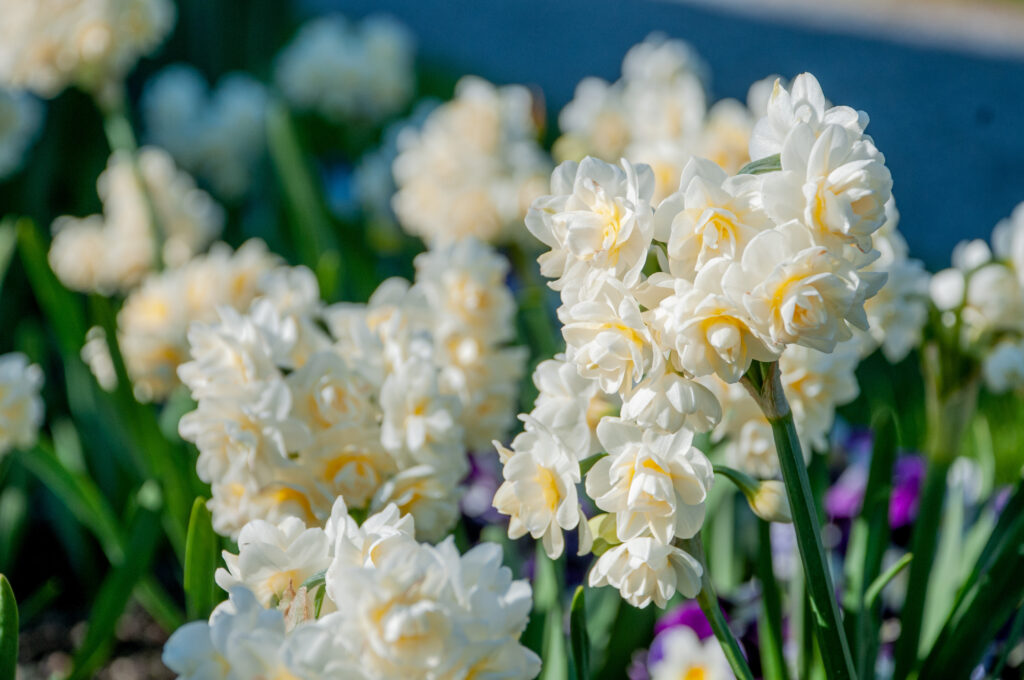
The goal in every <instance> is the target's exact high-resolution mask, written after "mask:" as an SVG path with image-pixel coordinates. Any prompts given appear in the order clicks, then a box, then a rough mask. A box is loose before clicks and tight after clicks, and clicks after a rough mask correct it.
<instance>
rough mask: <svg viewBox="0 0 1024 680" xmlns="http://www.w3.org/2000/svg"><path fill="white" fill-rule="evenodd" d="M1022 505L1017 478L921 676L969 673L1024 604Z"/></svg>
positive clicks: (1023, 485)
mask: <svg viewBox="0 0 1024 680" xmlns="http://www.w3.org/2000/svg"><path fill="white" fill-rule="evenodd" d="M1022 505H1024V483H1021V482H1018V483H1017V487H1016V489H1015V490H1014V493H1013V496H1012V497H1011V498H1010V501H1009V502H1008V503H1007V505H1006V507H1005V508H1004V509H1003V513H1002V515H1001V516H1000V518H999V522H998V523H997V525H996V529H995V530H994V531H993V532H992V537H991V538H990V539H989V543H988V544H987V545H986V546H985V549H984V550H983V551H982V555H981V557H980V558H979V559H978V561H977V563H976V564H975V568H974V570H973V571H972V577H971V578H970V579H969V580H968V582H967V583H966V584H965V585H964V588H963V589H962V590H961V592H960V595H959V597H958V599H957V601H956V604H955V605H954V607H953V611H952V612H951V613H950V615H949V617H948V618H947V619H946V622H945V624H944V625H943V627H942V630H940V631H939V634H938V637H937V638H936V640H935V643H934V644H933V645H932V646H931V650H930V651H929V653H928V655H927V656H926V657H925V660H924V662H923V664H922V666H921V669H920V673H919V674H918V677H920V678H932V677H950V678H952V677H968V676H969V675H970V673H971V671H972V670H973V668H974V667H975V666H976V665H977V664H978V662H979V660H980V659H981V658H982V655H983V654H984V653H985V650H986V649H987V648H988V646H989V644H990V643H991V641H992V639H993V638H994V637H995V635H996V633H997V632H998V631H999V629H1000V628H1002V626H1003V625H1005V623H1006V622H1007V621H1008V620H1009V618H1010V616H1012V615H1013V613H1014V612H1015V611H1016V610H1017V609H1018V608H1020V607H1022V606H1024V580H1022V579H1021V578H1020V574H1021V573H1022V572H1024V513H1022V512H1021V507H1022ZM915 561H916V560H915ZM911 573H913V569H911Z"/></svg>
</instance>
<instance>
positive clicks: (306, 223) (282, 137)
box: [267, 102, 337, 293]
mask: <svg viewBox="0 0 1024 680" xmlns="http://www.w3.org/2000/svg"><path fill="white" fill-rule="evenodd" d="M267 143H268V145H269V149H270V158H271V160H272V161H273V163H274V168H275V169H276V170H277V177H278V179H279V180H280V182H281V188H282V189H283V190H284V195H285V203H286V205H287V207H288V214H289V221H290V222H291V227H292V228H291V230H290V233H291V234H292V235H293V236H294V238H295V241H296V243H295V248H296V251H297V252H298V255H299V258H300V259H301V261H302V264H304V265H306V266H307V267H309V268H310V269H312V270H313V271H314V272H316V273H317V274H318V275H324V274H325V273H326V271H318V269H319V267H318V265H319V263H320V258H321V253H323V252H325V251H327V250H336V249H337V243H336V239H335V237H334V230H333V227H332V225H331V220H330V218H329V216H328V215H327V211H326V208H325V205H324V201H323V198H322V197H321V195H320V193H319V191H318V188H319V187H320V180H319V178H317V177H315V176H314V174H313V171H312V169H311V168H310V167H309V163H307V161H306V158H305V155H304V153H303V150H302V145H301V144H300V142H299V134H298V131H297V130H296V128H295V123H294V121H293V120H292V118H291V115H290V114H289V113H288V109H287V108H286V107H285V106H284V104H282V103H281V102H272V103H271V105H270V108H269V110H268V112H267ZM330 275H331V276H336V274H335V273H333V272H332V273H330ZM319 283H320V287H321V290H322V291H323V292H324V293H328V292H329V291H328V290H327V289H326V288H327V286H326V285H325V284H329V283H330V281H328V280H323V281H319Z"/></svg>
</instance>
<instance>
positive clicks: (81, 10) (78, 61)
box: [0, 0, 175, 97]
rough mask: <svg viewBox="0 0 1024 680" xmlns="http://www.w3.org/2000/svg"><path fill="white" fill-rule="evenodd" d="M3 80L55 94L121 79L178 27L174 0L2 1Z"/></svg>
mask: <svg viewBox="0 0 1024 680" xmlns="http://www.w3.org/2000/svg"><path fill="white" fill-rule="evenodd" d="M0 16H2V17H3V21H0V83H2V84H4V85H6V86H10V87H16V88H23V89H27V90H31V91H33V92H35V93H36V94H38V95H40V96H43V97H53V96H55V95H57V94H59V93H60V91H61V90H63V89H64V88H65V87H67V86H68V85H77V86H79V87H82V88H84V89H86V90H89V91H91V92H99V91H101V90H102V89H104V88H105V87H107V86H109V85H112V84H116V83H118V82H120V81H121V80H122V79H123V78H124V76H125V75H126V74H127V73H128V72H129V71H130V70H131V69H132V67H133V66H134V65H135V62H136V61H137V60H138V59H139V57H141V56H143V55H145V54H148V53H149V52H150V51H152V50H153V49H154V48H155V47H156V46H157V45H159V44H160V42H161V41H162V40H163V39H164V36H166V35H167V34H168V33H169V32H170V30H171V27H172V26H173V25H174V16H175V10H174V3H173V2H172V1H171V0H32V2H25V1H24V0H0Z"/></svg>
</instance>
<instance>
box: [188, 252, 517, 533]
mask: <svg viewBox="0 0 1024 680" xmlns="http://www.w3.org/2000/svg"><path fill="white" fill-rule="evenodd" d="M415 264H416V270H417V275H416V282H415V284H413V285H410V284H409V283H408V282H407V281H405V280H402V279H389V280H387V281H385V282H384V283H383V284H381V286H380V287H379V288H378V289H377V291H376V292H375V293H374V294H373V296H372V297H371V298H370V301H369V302H368V303H367V304H365V305H359V304H338V305H334V306H331V307H326V308H325V307H324V306H323V305H322V303H321V302H320V300H319V291H318V288H317V284H316V281H315V279H314V278H313V275H312V274H311V273H310V272H309V271H308V270H307V269H305V268H294V269H286V270H281V271H278V272H274V274H273V278H274V279H275V280H274V281H271V282H268V283H266V284H265V286H264V288H263V290H262V294H263V296H262V297H259V298H257V299H256V300H255V301H254V302H253V303H252V305H251V306H250V308H249V310H248V312H247V313H244V314H243V313H239V312H236V311H234V310H232V309H230V308H227V307H221V308H220V309H219V310H218V315H219V320H218V321H215V322H213V323H195V324H193V325H192V326H191V327H190V329H189V332H188V341H189V346H190V352H191V361H189V362H187V363H185V364H183V365H182V366H181V367H180V368H179V371H178V372H179V375H180V377H181V379H182V381H183V382H184V383H185V385H187V386H188V387H189V389H190V390H191V391H192V396H193V398H195V399H196V400H197V402H198V405H197V408H196V410H194V411H192V412H191V413H188V414H186V415H185V416H184V417H183V418H182V419H181V422H180V432H181V435H182V437H184V438H185V439H186V440H189V441H193V442H195V443H196V445H197V447H198V448H199V459H198V463H197V467H198V472H199V477H200V478H201V479H202V480H203V481H205V482H208V483H210V484H212V486H213V498H212V500H211V502H210V507H211V510H212V511H213V515H214V525H215V527H216V528H217V530H218V531H220V532H221V533H225V534H231V535H235V534H236V533H237V532H238V530H239V529H240V528H241V527H242V525H244V524H245V522H247V521H248V520H249V519H253V518H262V519H268V520H276V519H279V518H281V517H284V516H289V515H292V516H297V517H300V518H302V519H303V520H304V521H306V522H308V523H310V524H312V523H318V522H319V523H322V522H323V521H324V520H326V518H327V516H328V514H329V512H330V508H331V504H332V503H333V502H334V499H335V498H337V497H342V498H344V499H345V501H346V502H347V503H348V505H349V507H351V508H354V509H358V510H360V511H365V510H378V509H380V508H382V507H384V506H386V505H387V504H389V503H395V504H396V505H397V506H398V507H399V508H400V509H401V510H402V512H403V513H407V514H411V515H413V516H414V517H416V520H417V526H418V528H419V531H420V532H421V538H424V539H428V540H436V539H439V538H440V537H442V536H444V534H445V533H447V531H448V530H449V529H450V528H451V526H452V524H453V523H454V522H455V520H456V518H457V515H458V485H459V482H460V480H461V479H462V478H463V477H464V476H465V474H466V471H467V468H468V461H467V453H466V452H467V449H468V448H474V447H476V448H479V447H483V446H484V445H486V443H487V442H488V441H489V440H490V439H492V438H495V437H502V436H504V434H505V432H506V430H507V428H508V426H509V424H510V423H509V421H511V420H512V413H514V409H515V405H516V396H517V394H516V389H517V384H518V380H519V377H520V375H521V373H522V370H523V363H524V361H525V358H526V357H525V353H524V352H523V350H522V348H511V347H506V344H507V342H508V341H509V340H510V339H511V338H512V334H513V329H512V320H513V316H514V311H515V310H514V304H513V301H512V297H511V293H510V292H509V291H508V290H507V289H506V288H505V286H504V274H505V269H506V268H507V264H506V263H505V260H504V259H503V258H501V257H500V256H498V255H497V254H496V253H494V252H493V251H490V250H489V249H487V247H486V246H484V245H482V244H481V243H479V242H474V241H464V242H460V243H458V244H454V245H450V246H448V247H445V248H443V249H439V250H436V251H431V252H428V253H425V254H422V255H420V256H419V257H417V258H416V261H415Z"/></svg>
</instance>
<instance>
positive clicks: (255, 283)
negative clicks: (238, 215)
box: [82, 239, 287, 401]
mask: <svg viewBox="0 0 1024 680" xmlns="http://www.w3.org/2000/svg"><path fill="white" fill-rule="evenodd" d="M286 270H287V267H284V266H283V265H282V264H281V262H280V259H279V258H278V257H276V256H275V255H273V254H271V253H270V252H269V251H268V250H267V247H266V245H265V244H264V243H263V242H262V241H260V240H258V239H253V240H251V241H248V242H246V243H244V244H243V245H242V246H241V247H240V248H239V249H238V250H237V251H232V250H231V248H230V247H229V246H227V245H226V244H224V243H215V244H214V245H213V247H212V248H210V251H209V252H208V253H206V254H203V255H199V256H197V257H195V258H193V259H191V260H189V261H188V262H186V263H185V264H183V265H182V266H180V267H175V268H174V269H167V270H164V271H162V272H156V273H153V274H150V275H149V276H147V277H146V279H145V280H144V281H143V282H142V284H141V285H139V287H138V288H136V289H135V290H133V291H132V292H131V293H130V294H129V295H128V297H127V298H126V299H125V301H124V305H122V307H121V310H120V311H119V312H118V314H117V327H118V330H117V339H118V346H119V347H120V349H121V354H122V356H123V358H124V364H125V370H126V371H127V373H128V378H129V379H130V380H131V383H132V389H133V391H134V393H135V397H136V398H137V399H139V400H140V401H162V400H163V399H166V398H167V397H168V396H169V395H170V393H171V391H172V390H173V389H174V388H175V387H177V386H178V385H179V381H178V373H177V371H178V366H179V365H180V364H182V363H183V362H184V361H186V360H187V359H188V351H189V348H188V338H187V332H188V328H189V326H190V325H191V324H192V323H193V322H195V321H200V322H211V321H215V320H216V319H217V310H218V309H220V308H221V307H230V308H231V309H234V310H238V311H244V310H246V309H248V308H249V304H250V303H251V302H252V301H253V300H254V299H255V298H256V297H258V296H260V295H265V294H267V293H269V292H270V289H271V288H272V287H273V286H276V285H280V277H282V276H285V273H286ZM82 357H83V359H85V361H86V363H87V364H88V365H89V367H90V368H91V369H92V372H93V374H94V375H95V376H96V378H97V380H98V381H99V383H100V385H102V386H103V387H104V388H105V389H108V390H111V389H113V388H114V387H115V386H116V385H117V376H116V375H115V373H114V366H113V363H112V360H111V358H110V352H109V350H108V348H107V338H106V335H105V334H104V332H103V329H102V328H100V327H98V326H97V327H94V328H91V329H90V330H89V333H88V335H87V336H86V343H85V347H83V348H82Z"/></svg>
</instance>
